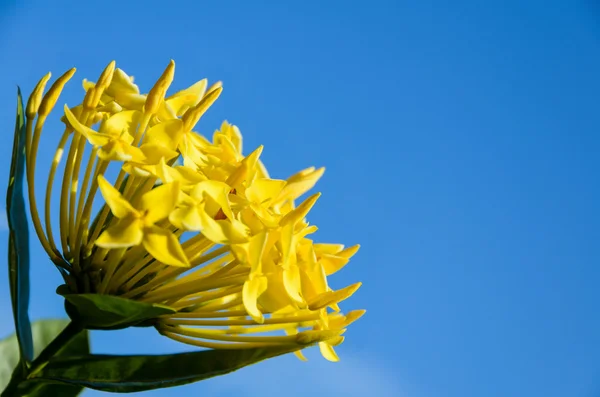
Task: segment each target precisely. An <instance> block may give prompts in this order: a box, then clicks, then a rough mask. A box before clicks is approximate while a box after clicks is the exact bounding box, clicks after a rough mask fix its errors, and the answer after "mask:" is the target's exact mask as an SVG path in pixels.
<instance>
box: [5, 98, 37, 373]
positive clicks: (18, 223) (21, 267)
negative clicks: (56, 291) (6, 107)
mask: <svg viewBox="0 0 600 397" xmlns="http://www.w3.org/2000/svg"><path fill="white" fill-rule="evenodd" d="M25 140H26V132H25V118H24V116H23V99H22V97H21V89H20V88H17V120H16V123H15V134H14V142H13V152H12V162H11V165H10V176H9V182H8V191H7V192H6V212H7V215H8V227H9V232H10V233H9V238H8V271H9V279H10V297H11V301H12V308H13V316H14V320H15V329H16V333H17V339H18V341H19V349H20V354H21V358H22V359H23V360H24V361H26V362H28V361H31V360H32V359H33V341H32V337H31V324H30V322H29V315H28V313H27V311H28V309H29V230H28V227H27V215H26V212H25V199H24V198H23V177H24V174H25Z"/></svg>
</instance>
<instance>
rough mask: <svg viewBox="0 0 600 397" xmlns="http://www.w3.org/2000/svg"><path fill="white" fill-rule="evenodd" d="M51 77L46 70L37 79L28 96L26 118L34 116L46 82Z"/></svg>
mask: <svg viewBox="0 0 600 397" xmlns="http://www.w3.org/2000/svg"><path fill="white" fill-rule="evenodd" d="M50 77H52V73H50V72H48V74H46V75H45V76H44V77H42V78H41V79H40V81H38V83H37V84H36V86H35V88H34V89H33V92H32V93H31V95H30V96H29V100H28V101H27V109H26V110H25V114H26V115H27V118H28V119H32V118H34V117H35V114H36V113H37V111H38V108H39V107H40V103H41V102H42V96H43V95H44V89H45V88H46V84H47V83H48V80H50Z"/></svg>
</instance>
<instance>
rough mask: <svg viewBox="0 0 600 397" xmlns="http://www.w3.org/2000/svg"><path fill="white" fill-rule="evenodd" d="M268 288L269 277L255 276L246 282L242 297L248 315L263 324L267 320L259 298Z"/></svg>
mask: <svg viewBox="0 0 600 397" xmlns="http://www.w3.org/2000/svg"><path fill="white" fill-rule="evenodd" d="M266 290H267V278H266V277H264V276H258V277H254V278H252V279H250V280H248V281H246V282H245V283H244V288H243V290H242V299H243V302H244V308H245V309H246V311H247V312H248V315H250V317H252V319H253V320H254V321H256V322H257V323H259V324H262V323H263V322H264V320H265V318H264V316H263V315H262V313H261V311H260V310H259V309H258V305H257V302H258V298H259V296H260V295H261V294H262V293H263V292H265V291H266Z"/></svg>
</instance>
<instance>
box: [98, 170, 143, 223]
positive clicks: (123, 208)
mask: <svg viewBox="0 0 600 397" xmlns="http://www.w3.org/2000/svg"><path fill="white" fill-rule="evenodd" d="M98 186H99V187H100V191H101V192H102V197H104V201H106V204H108V206H109V207H110V210H111V212H112V213H113V215H114V216H116V217H117V218H125V217H126V216H127V215H137V214H138V211H136V210H135V208H133V206H132V205H131V204H129V202H128V201H127V200H125V198H124V197H123V195H122V194H121V193H120V192H119V191H118V190H117V189H115V187H114V186H113V185H112V184H111V183H110V182H108V181H107V180H106V179H105V178H104V176H102V175H99V176H98Z"/></svg>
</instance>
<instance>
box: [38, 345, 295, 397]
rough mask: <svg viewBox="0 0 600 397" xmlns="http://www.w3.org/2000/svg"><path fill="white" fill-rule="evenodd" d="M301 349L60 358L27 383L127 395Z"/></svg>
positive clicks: (273, 348)
mask: <svg viewBox="0 0 600 397" xmlns="http://www.w3.org/2000/svg"><path fill="white" fill-rule="evenodd" d="M303 347H306V346H303ZM300 348H301V347H300V346H297V345H288V346H277V347H269V348H255V349H238V350H234V349H231V350H204V351H199V352H193V353H180V354H170V355H159V356H110V355H92V356H87V357H81V358H71V359H68V358H65V359H60V358H59V359H56V360H50V361H49V362H48V365H46V366H45V367H44V368H42V369H41V370H40V371H38V372H36V373H33V374H31V375H30V377H29V381H30V382H35V381H47V382H48V381H53V382H58V383H62V384H69V385H78V386H83V387H88V388H90V389H96V390H102V391H109V392H116V393H130V392H137V391H144V390H152V389H160V388H164V387H173V386H179V385H184V384H187V383H192V382H197V381H201V380H204V379H208V378H212V377H214V376H219V375H225V374H228V373H230V372H233V371H236V370H238V369H240V368H242V367H245V366H247V365H251V364H255V363H257V362H259V361H262V360H266V359H268V358H272V357H276V356H279V355H282V354H286V353H291V352H293V351H296V350H298V349H300Z"/></svg>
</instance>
